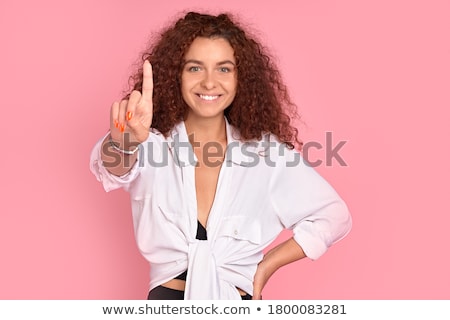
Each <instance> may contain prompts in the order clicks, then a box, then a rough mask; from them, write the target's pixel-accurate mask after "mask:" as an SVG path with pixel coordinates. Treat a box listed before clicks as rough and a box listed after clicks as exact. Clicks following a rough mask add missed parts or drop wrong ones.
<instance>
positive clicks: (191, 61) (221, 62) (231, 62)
mask: <svg viewBox="0 0 450 320" xmlns="http://www.w3.org/2000/svg"><path fill="white" fill-rule="evenodd" d="M188 63H193V64H199V65H201V66H202V65H204V63H203V62H202V61H200V60H195V59H189V60H186V61H185V62H184V64H185V65H186V64H188ZM224 64H232V65H233V66H235V65H236V64H235V63H234V62H233V61H231V60H224V61H220V62H218V63H217V64H216V65H218V66H221V65H224Z"/></svg>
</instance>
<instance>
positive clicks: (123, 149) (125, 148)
mask: <svg viewBox="0 0 450 320" xmlns="http://www.w3.org/2000/svg"><path fill="white" fill-rule="evenodd" d="M127 136H128V135H127V134H126V135H123V139H122V140H116V139H113V137H112V136H111V134H110V135H109V136H108V137H107V138H106V140H107V141H106V142H107V143H108V145H109V146H110V147H111V149H112V150H114V151H115V152H117V153H121V154H125V155H133V154H135V153H136V152H137V151H138V150H139V145H140V143H137V142H130V141H127V140H128V139H126V137H127Z"/></svg>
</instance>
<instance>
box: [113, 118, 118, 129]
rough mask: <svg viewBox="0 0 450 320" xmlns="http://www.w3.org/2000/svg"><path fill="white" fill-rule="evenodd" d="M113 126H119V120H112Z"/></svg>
mask: <svg viewBox="0 0 450 320" xmlns="http://www.w3.org/2000/svg"><path fill="white" fill-rule="evenodd" d="M114 126H115V127H116V128H119V121H117V120H114Z"/></svg>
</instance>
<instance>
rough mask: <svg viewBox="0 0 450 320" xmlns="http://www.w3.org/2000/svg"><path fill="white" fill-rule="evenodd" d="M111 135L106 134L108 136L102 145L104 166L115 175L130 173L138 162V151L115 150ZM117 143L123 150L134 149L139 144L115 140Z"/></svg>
mask: <svg viewBox="0 0 450 320" xmlns="http://www.w3.org/2000/svg"><path fill="white" fill-rule="evenodd" d="M110 138H111V137H110V135H108V136H106V138H105V139H104V140H103V142H102V146H101V159H102V162H103V166H104V167H105V168H106V170H108V172H110V173H111V174H113V175H116V176H123V175H124V174H126V173H128V172H129V171H130V170H131V168H133V166H134V164H135V163H136V160H137V157H138V153H139V151H138V152H135V153H134V154H126V153H123V152H119V151H117V150H115V149H114V148H113V147H112V145H111V143H110ZM114 143H115V145H116V146H117V147H118V148H119V149H122V150H133V149H135V148H136V147H137V146H131V147H130V146H126V145H125V143H124V142H123V141H122V142H114Z"/></svg>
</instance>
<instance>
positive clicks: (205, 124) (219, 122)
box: [184, 115, 227, 143]
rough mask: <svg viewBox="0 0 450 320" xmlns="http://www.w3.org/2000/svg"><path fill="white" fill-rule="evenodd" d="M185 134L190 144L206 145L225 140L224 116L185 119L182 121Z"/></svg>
mask: <svg viewBox="0 0 450 320" xmlns="http://www.w3.org/2000/svg"><path fill="white" fill-rule="evenodd" d="M184 124H185V126H186V132H187V134H188V136H189V140H191V139H192V140H193V141H191V142H194V141H195V142H200V143H206V142H210V141H218V142H222V141H224V142H225V143H226V140H227V132H226V123H225V118H224V116H223V115H222V116H220V117H215V118H208V119H193V117H192V116H191V117H189V116H188V117H187V118H186V120H185V121H184Z"/></svg>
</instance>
